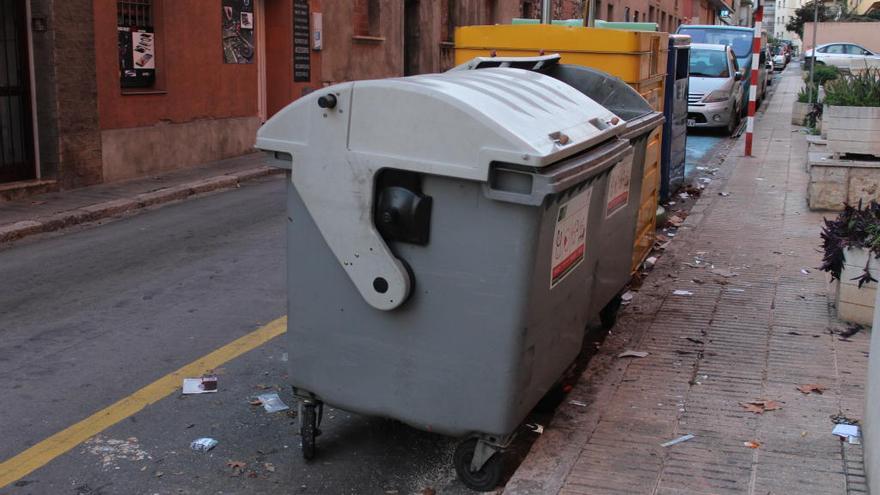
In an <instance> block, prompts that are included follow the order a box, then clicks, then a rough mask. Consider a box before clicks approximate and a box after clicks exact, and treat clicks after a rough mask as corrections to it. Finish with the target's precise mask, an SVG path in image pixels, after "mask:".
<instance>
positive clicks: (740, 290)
mask: <svg viewBox="0 0 880 495" xmlns="http://www.w3.org/2000/svg"><path fill="white" fill-rule="evenodd" d="M745 291H746V290H745V289H727V292H745Z"/></svg>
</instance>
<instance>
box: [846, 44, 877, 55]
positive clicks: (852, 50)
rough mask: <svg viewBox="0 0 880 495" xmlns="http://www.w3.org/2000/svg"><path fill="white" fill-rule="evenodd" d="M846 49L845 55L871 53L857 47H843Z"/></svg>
mask: <svg viewBox="0 0 880 495" xmlns="http://www.w3.org/2000/svg"><path fill="white" fill-rule="evenodd" d="M844 46H845V47H846V53H847V54H848V55H870V54H871V53H870V52H869V51H868V50H865V49H864V48H862V47H860V46H858V45H844Z"/></svg>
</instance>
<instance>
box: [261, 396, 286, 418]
mask: <svg viewBox="0 0 880 495" xmlns="http://www.w3.org/2000/svg"><path fill="white" fill-rule="evenodd" d="M257 400H258V401H260V403H261V404H262V405H263V409H265V410H266V412H268V413H274V412H278V411H284V410H287V409H290V407H289V406H288V405H287V404H285V403H284V401H282V400H281V397H279V396H278V394H277V393H276V392H272V393H271V394H260V395H258V396H257Z"/></svg>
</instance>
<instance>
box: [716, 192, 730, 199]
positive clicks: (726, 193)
mask: <svg viewBox="0 0 880 495" xmlns="http://www.w3.org/2000/svg"><path fill="white" fill-rule="evenodd" d="M718 195H719V196H724V197H725V198H726V197H727V196H730V193H729V192H724V191H722V192H720V193H718Z"/></svg>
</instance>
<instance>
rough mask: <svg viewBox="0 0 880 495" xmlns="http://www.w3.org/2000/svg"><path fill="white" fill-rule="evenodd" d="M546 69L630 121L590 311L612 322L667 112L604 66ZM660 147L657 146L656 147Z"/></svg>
mask: <svg viewBox="0 0 880 495" xmlns="http://www.w3.org/2000/svg"><path fill="white" fill-rule="evenodd" d="M542 72H543V73H544V74H547V75H549V76H551V77H553V78H556V79H559V80H560V81H563V82H565V83H566V84H568V85H570V86H572V87H574V88H575V89H577V90H578V91H580V92H582V93H584V94H585V95H587V96H588V97H590V98H591V99H592V100H594V101H596V102H597V103H599V104H601V105H602V106H604V107H605V108H607V109H609V110H611V111H612V112H614V114H615V115H617V116H619V117H620V118H622V119H624V120H625V121H626V124H625V125H624V132H622V133H621V138H623V139H628V140H629V141H630V144H632V147H633V160H632V166H631V167H627V164H626V163H621V164H619V165H618V166H617V167H615V168H614V169H613V170H612V171H611V173H610V174H609V180H608V194H607V197H608V202H607V203H606V204H605V206H604V209H605V216H604V218H603V221H602V231H601V235H600V239H599V260H598V264H597V265H596V268H595V274H594V286H593V292H592V294H591V297H590V307H591V312H592V313H593V314H596V313H599V314H600V316H601V317H602V323H603V324H604V325H606V326H611V325H613V323H614V321H615V320H616V313H617V309H618V308H619V303H620V300H619V299H618V296H619V295H620V294H621V292H622V290H623V289H624V287H625V286H626V284H627V283H628V282H629V281H630V279H631V277H632V270H631V269H632V260H633V251H634V249H635V244H636V242H635V241H636V239H635V237H636V222H637V220H638V215H639V211H640V210H641V204H640V202H639V198H640V197H641V194H642V191H643V189H644V187H645V184H644V183H643V182H644V180H645V177H648V178H649V179H650V175H648V174H645V167H646V166H647V165H648V160H647V158H648V144H649V142H650V141H651V139H652V137H653V138H654V139H656V138H657V132H656V131H657V129H658V128H660V126H661V124H663V121H664V120H663V119H664V118H663V115H662V114H661V113H660V112H657V111H655V110H654V109H653V108H652V107H651V105H650V104H648V102H647V101H645V99H644V98H642V97H641V95H639V93H638V92H636V91H635V90H634V89H632V88H631V87H630V86H628V85H626V83H624V82H623V81H621V80H620V79H618V78H616V77H613V76H610V75H609V74H606V73H604V72H601V71H598V70H595V69H591V68H588V67H583V66H578V65H569V64H563V65H557V66H553V67H550V68H548V69H547V70H544V71H542ZM685 113H687V112H685ZM655 149H656V146H655V147H654V148H653V149H652V151H653V150H655ZM652 159H653V157H652ZM652 166H653V164H652Z"/></svg>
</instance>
